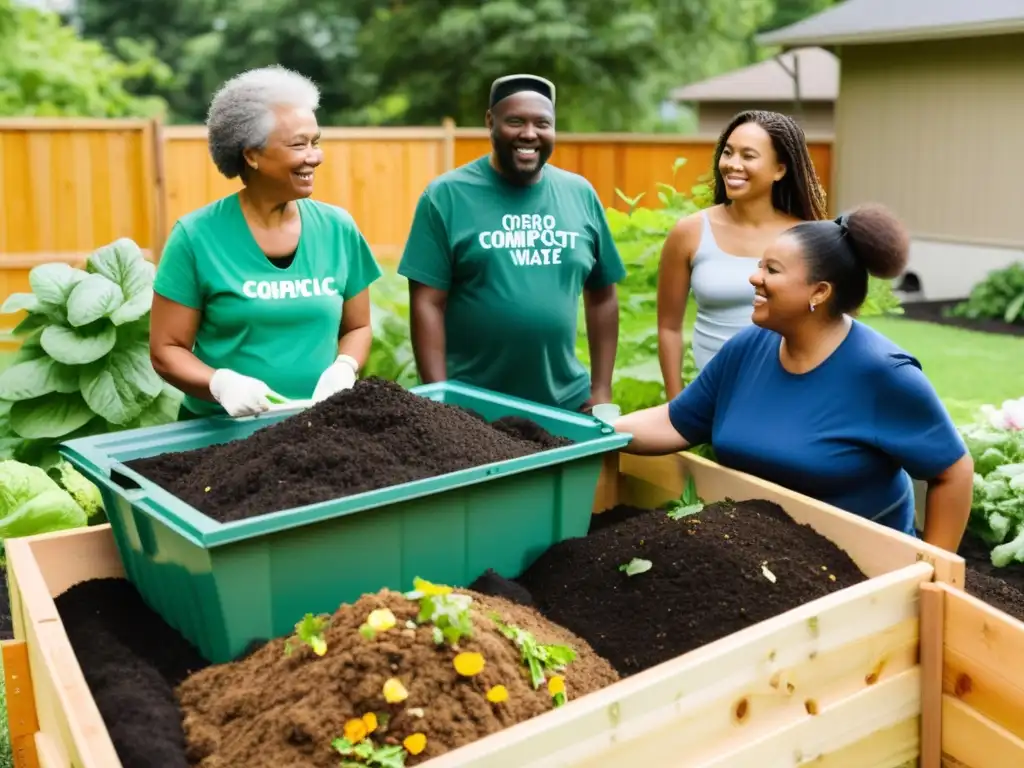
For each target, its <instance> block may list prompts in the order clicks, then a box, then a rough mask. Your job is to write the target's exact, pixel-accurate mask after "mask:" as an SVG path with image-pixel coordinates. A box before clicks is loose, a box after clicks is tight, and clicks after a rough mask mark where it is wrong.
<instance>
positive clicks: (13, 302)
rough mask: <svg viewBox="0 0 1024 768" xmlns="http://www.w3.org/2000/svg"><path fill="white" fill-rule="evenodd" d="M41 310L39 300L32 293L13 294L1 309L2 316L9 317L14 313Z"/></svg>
mask: <svg viewBox="0 0 1024 768" xmlns="http://www.w3.org/2000/svg"><path fill="white" fill-rule="evenodd" d="M38 308H39V299H37V298H36V297H35V295H34V294H31V293H12V294H11V295H10V296H8V297H7V299H6V300H5V301H4V304H3V306H2V307H0V314H4V315H9V314H11V313H13V312H20V311H21V310H23V309H24V310H27V311H29V312H32V311H34V310H36V309H38Z"/></svg>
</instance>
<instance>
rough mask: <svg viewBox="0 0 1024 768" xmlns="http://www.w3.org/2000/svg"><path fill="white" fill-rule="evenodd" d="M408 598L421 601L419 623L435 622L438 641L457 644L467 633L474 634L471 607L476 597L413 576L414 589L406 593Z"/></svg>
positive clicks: (434, 635) (433, 630) (436, 639)
mask: <svg viewBox="0 0 1024 768" xmlns="http://www.w3.org/2000/svg"><path fill="white" fill-rule="evenodd" d="M405 597H406V599H408V600H416V601H417V602H419V604H420V612H419V614H418V615H417V616H416V623H417V624H433V625H434V626H433V628H432V632H433V637H434V643H435V644H437V645H441V644H442V643H443V642H444V641H445V640H447V641H448V643H449V645H455V644H456V643H458V642H459V640H460V639H461V638H463V637H472V636H473V620H472V617H471V616H470V613H469V607H470V606H471V605H472V604H473V598H472V597H470V596H469V595H458V594H455V592H454V591H453V590H452V588H451V587H448V586H444V585H440V584H432V583H431V582H429V581H426V580H425V579H421V578H419V577H417V578H415V579H413V589H412V591H410V592H406V593H405Z"/></svg>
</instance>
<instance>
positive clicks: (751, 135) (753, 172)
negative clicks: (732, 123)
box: [718, 122, 786, 201]
mask: <svg viewBox="0 0 1024 768" xmlns="http://www.w3.org/2000/svg"><path fill="white" fill-rule="evenodd" d="M718 170H719V172H720V173H721V174H722V183H723V184H724V188H725V194H726V197H727V198H728V199H729V200H730V201H732V200H749V199H751V198H757V197H761V196H765V195H767V196H768V197H771V193H772V185H773V184H774V183H775V182H776V181H779V180H780V179H781V178H782V177H783V176H785V175H786V166H784V165H782V164H780V163H779V161H778V157H777V155H776V153H775V148H774V146H773V145H772V137H771V136H769V135H768V132H767V131H766V130H765V129H764V128H762V127H761V126H760V125H758V124H757V123H755V122H747V123H742V124H740V125H738V126H736V128H735V129H734V130H733V131H732V133H730V134H729V137H728V139H726V142H725V146H724V147H723V148H722V154H721V157H719V159H718Z"/></svg>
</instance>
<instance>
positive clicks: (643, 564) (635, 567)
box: [619, 557, 654, 576]
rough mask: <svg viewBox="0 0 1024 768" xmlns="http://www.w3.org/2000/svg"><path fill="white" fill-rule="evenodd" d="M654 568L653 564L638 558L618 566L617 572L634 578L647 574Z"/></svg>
mask: <svg viewBox="0 0 1024 768" xmlns="http://www.w3.org/2000/svg"><path fill="white" fill-rule="evenodd" d="M653 567H654V563H652V562H651V561H650V560H643V559H641V558H639V557H634V558H633V559H632V560H630V561H629V562H628V563H626V564H624V565H620V566H619V570H620V571H623V572H625V574H626V575H627V576H636V575H637V574H639V573H647V571H649V570H651V568H653Z"/></svg>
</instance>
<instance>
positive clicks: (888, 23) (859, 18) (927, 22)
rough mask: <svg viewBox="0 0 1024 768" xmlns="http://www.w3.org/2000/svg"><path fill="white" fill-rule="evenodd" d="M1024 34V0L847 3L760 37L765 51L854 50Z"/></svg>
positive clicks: (854, 0)
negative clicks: (810, 47)
mask: <svg viewBox="0 0 1024 768" xmlns="http://www.w3.org/2000/svg"><path fill="white" fill-rule="evenodd" d="M1019 32H1024V0H846V1H845V2H843V3H840V4H839V5H837V6H834V7H833V8H830V9H828V10H826V11H822V12H821V13H818V14H815V15H814V16H810V17H808V18H806V19H804V20H803V21H798V22H797V23H796V24H791V25H789V26H788V27H783V28H782V29H777V30H774V31H773V32H768V33H766V34H763V35H759V36H758V37H757V42H758V43H760V44H761V45H782V46H786V47H795V46H806V45H856V44H865V43H888V42H910V41H918V40H939V39H943V38H958V37H959V38H963V37H982V36H986V35H1000V34H1015V33H1019Z"/></svg>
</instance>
